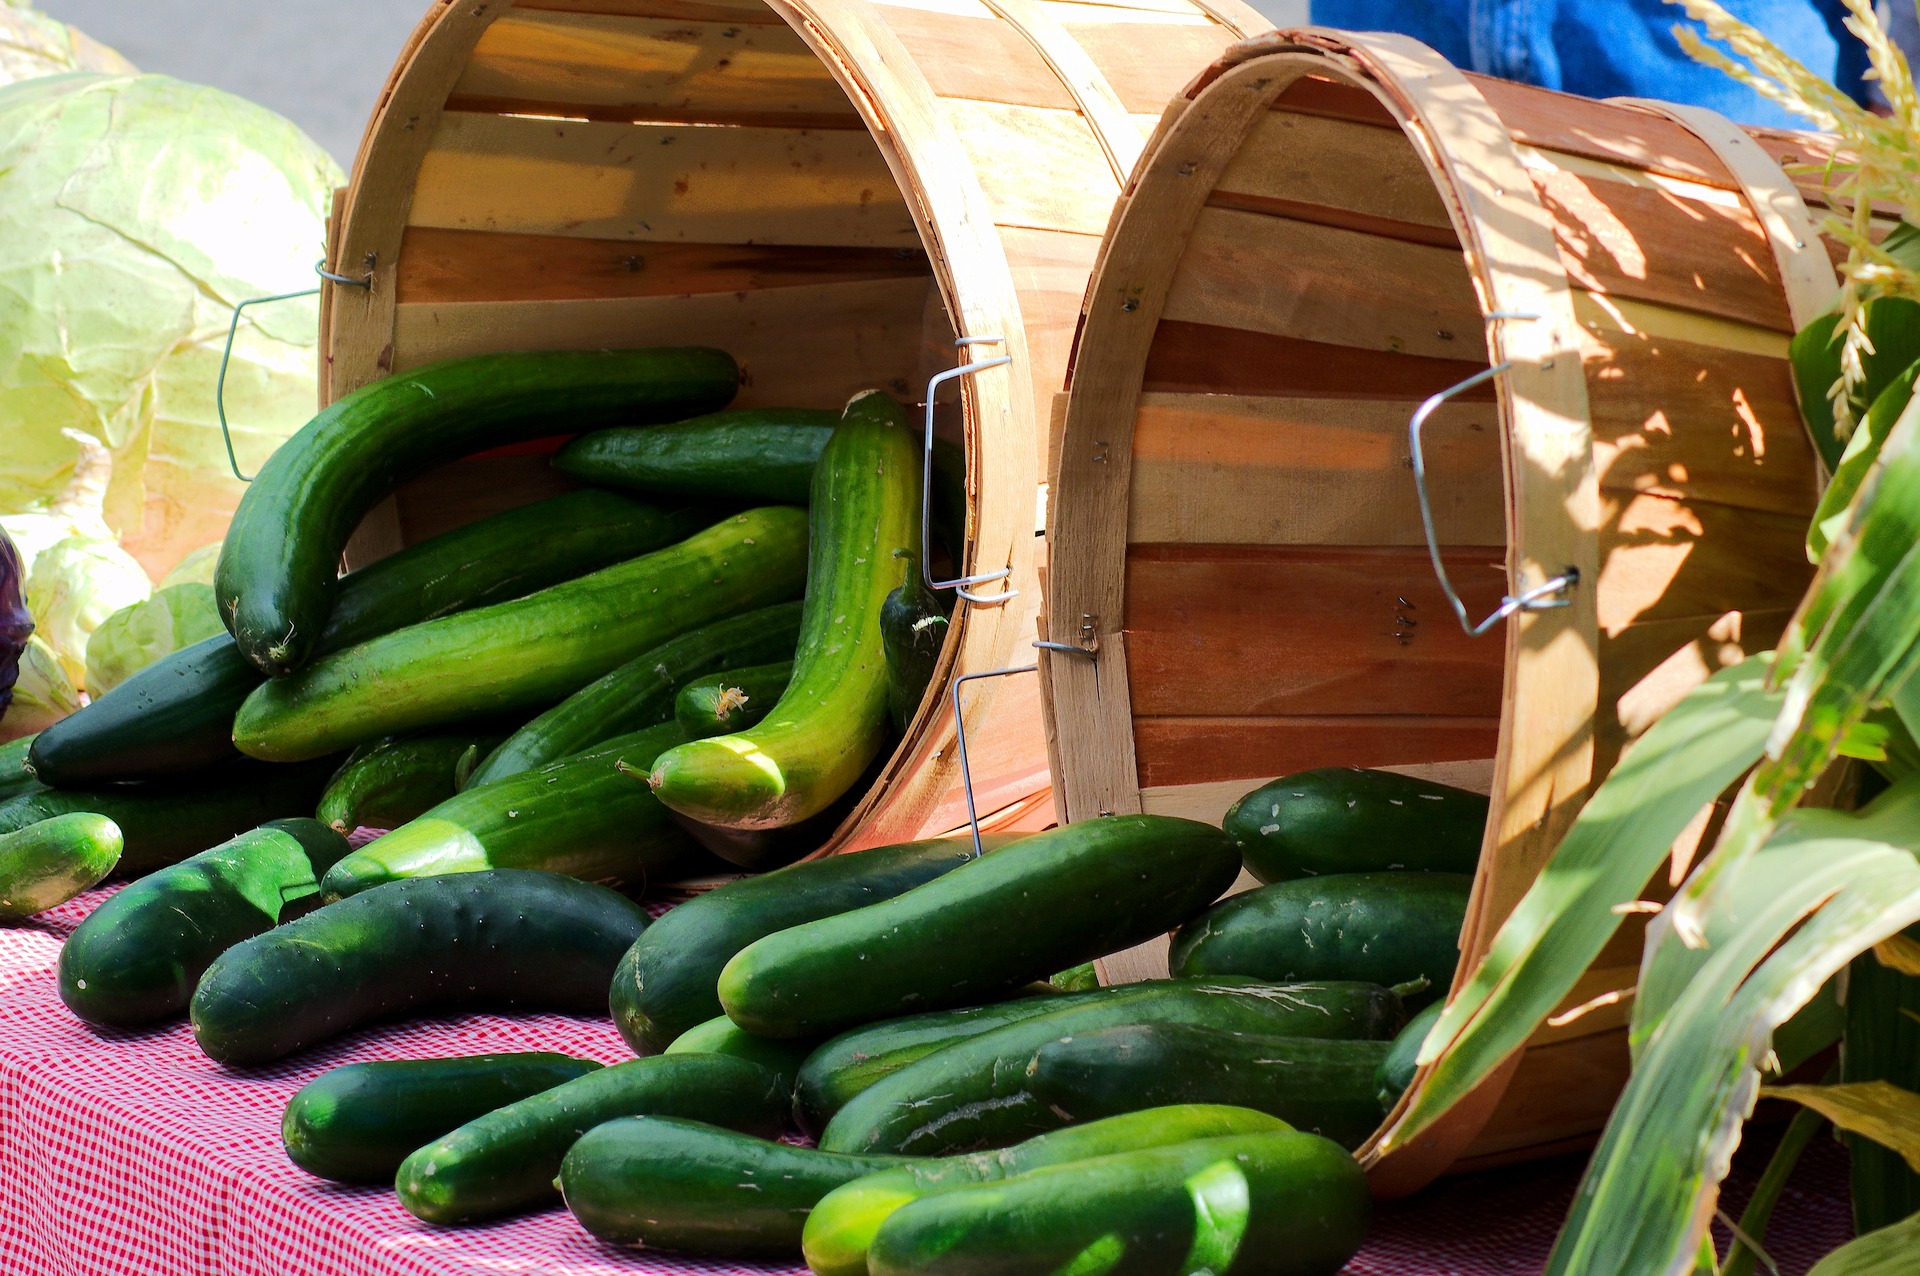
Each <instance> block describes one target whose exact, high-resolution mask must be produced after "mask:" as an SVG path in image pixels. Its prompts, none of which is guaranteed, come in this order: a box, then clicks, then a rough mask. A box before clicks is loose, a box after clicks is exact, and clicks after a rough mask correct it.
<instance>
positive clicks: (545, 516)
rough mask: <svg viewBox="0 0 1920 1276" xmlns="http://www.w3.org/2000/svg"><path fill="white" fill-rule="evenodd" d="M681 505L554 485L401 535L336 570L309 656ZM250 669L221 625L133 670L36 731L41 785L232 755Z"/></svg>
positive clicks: (522, 587) (590, 554) (574, 567)
mask: <svg viewBox="0 0 1920 1276" xmlns="http://www.w3.org/2000/svg"><path fill="white" fill-rule="evenodd" d="M701 523H702V520H700V519H698V518H697V517H696V516H695V515H694V514H693V513H692V512H691V511H683V510H668V509H662V508H659V507H657V506H653V505H646V504H643V503H641V502H639V501H636V500H632V499H630V498H628V497H624V496H618V495H616V494H614V493H612V492H568V493H566V494H565V495H562V496H556V497H552V498H551V499H549V500H544V501H537V502H535V503H534V504H532V505H523V506H520V507H519V508H518V509H512V510H508V511H507V512H506V513H504V514H495V515H493V516H492V517H491V518H483V519H481V520H479V521H478V522H474V523H469V524H467V525H466V526H465V527H460V528H456V529H454V530H453V531H450V532H444V533H442V534H441V535H439V536H435V537H432V538H430V539H428V540H424V541H421V542H420V543H419V544H417V545H409V546H407V548H405V549H403V550H400V551H399V552H398V553H396V554H393V555H390V556H389V557H387V558H383V559H381V560H380V561H379V562H377V563H371V564H369V565H368V566H366V567H362V568H360V569H359V570H358V571H353V572H349V573H347V574H346V575H345V576H342V577H341V578H340V593H339V598H338V600H337V601H336V602H335V603H334V607H333V615H332V616H330V617H329V618H328V620H327V625H326V628H325V629H324V630H322V631H321V634H320V638H319V640H318V641H317V642H316V643H315V644H314V654H315V655H326V654H327V653H329V652H332V651H338V650H340V649H342V648H345V647H349V646H352V645H353V644H355V643H359V642H364V641H366V640H367V639H369V638H373V637H377V636H378V635H380V634H384V633H387V632H389V631H391V630H394V629H399V628H402V627H404V626H406V625H415V624H419V623H420V622H421V621H425V620H432V619H434V618H435V617H438V616H445V615H450V614H452V613H453V612H456V611H462V610H465V609H466V608H469V607H483V606H486V605H487V604H489V603H498V602H505V601H507V600H508V599H510V598H518V597H520V596H521V595H523V594H529V593H532V592H533V591H535V590H538V589H545V588H547V587H548V586H549V585H557V584H559V583H561V582H562V581H566V580H571V579H573V578H574V577H576V576H580V575H584V574H585V573H587V572H592V571H598V570H599V569H601V568H602V567H609V566H612V565H613V564H614V563H618V562H624V561H626V560H627V559H629V558H634V557H636V556H638V555H640V554H647V553H651V552H652V551H654V550H656V549H659V548H661V547H662V546H665V545H670V544H672V543H673V542H675V541H677V540H681V539H683V538H685V537H687V536H690V535H692V534H693V533H694V532H696V531H698V530H699V529H700V526H701ZM262 681H264V678H263V675H262V674H261V673H260V671H259V670H258V669H255V668H254V667H253V665H252V664H250V663H248V661H247V659H246V657H245V656H242V655H241V654H240V649H239V648H238V647H236V646H235V645H234V642H233V639H232V637H231V636H230V635H226V634H221V635H218V636H216V637H213V638H208V639H207V640H205V641H204V642H197V643H195V644H194V645H193V646H191V647H187V648H185V649H183V650H180V651H176V652H174V653H172V654H171V655H169V656H166V657H164V658H163V659H161V660H159V661H157V662H155V663H154V664H151V665H149V666H147V667H146V668H145V669H142V670H141V671H140V672H138V673H136V674H134V675H133V677H131V678H129V679H127V680H126V681H125V682H123V683H121V684H120V685H119V686H117V687H115V688H114V689H113V690H112V691H110V692H108V693H107V694H106V695H104V696H102V697H101V698H100V699H98V700H96V701H94V702H93V703H92V704H90V705H88V706H86V707H85V708H84V709H81V710H80V711H79V712H78V713H76V714H73V715H72V716H70V717H67V718H63V719H62V720H61V721H60V722H58V723H56V724H55V725H54V726H53V727H50V728H48V729H47V730H46V731H43V732H41V733H40V738H39V739H38V740H37V741H36V743H35V745H34V751H33V764H34V767H35V768H36V769H37V770H38V771H39V772H40V773H41V774H43V775H44V776H45V777H46V779H47V781H48V782H49V783H52V784H61V785H66V786H69V787H71V786H74V785H78V784H89V783H94V782H97V781H103V780H141V779H151V778H156V777H160V776H171V775H179V774H182V773H184V772H190V771H196V770H199V769H201V768H202V767H205V766H209V765H211V764H213V763H215V762H220V761H224V760H225V759H228V758H231V757H233V756H235V754H236V753H237V750H236V749H235V748H234V747H233V715H234V714H235V713H236V712H238V711H239V708H240V706H241V704H242V703H243V702H244V701H245V700H246V698H247V696H248V694H249V693H251V692H252V691H253V689H254V688H255V687H257V686H259V685H260V684H261V682H262Z"/></svg>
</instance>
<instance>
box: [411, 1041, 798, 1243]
mask: <svg viewBox="0 0 1920 1276" xmlns="http://www.w3.org/2000/svg"><path fill="white" fill-rule="evenodd" d="M630 1116H667V1117H682V1118H685V1119H687V1120H690V1121H703V1122H707V1123H709V1124H712V1125H720V1126H725V1127H727V1128H728V1129H732V1130H739V1131H742V1132H744V1133H747V1134H756V1135H760V1136H763V1137H765V1138H769V1139H771V1138H773V1137H775V1136H776V1135H778V1134H779V1133H780V1132H781V1130H782V1129H784V1128H785V1127H786V1119H787V1093H786V1090H785V1088H784V1087H783V1086H782V1085H781V1083H780V1078H779V1076H778V1075H777V1074H775V1073H773V1072H770V1071H768V1070H767V1069H765V1068H763V1067H761V1066H760V1065H759V1064H756V1063H749V1062H748V1061H747V1060H745V1059H738V1058H733V1057H731V1056H728V1055H718V1054H675V1055H661V1056H659V1057H658V1058H653V1059H632V1060H629V1061H627V1062H626V1063H618V1064H615V1065H614V1066H613V1067H611V1068H602V1069H600V1070H599V1071H597V1072H593V1073H589V1074H588V1075H586V1076H583V1077H580V1078H578V1079H577V1080H573V1081H569V1082H567V1083H566V1084H565V1085H561V1086H556V1087H554V1088H553V1089H551V1090H546V1091H543V1092H542V1093H540V1094H536V1095H533V1096H532V1097H531V1098H526V1099H522V1100H520V1101H519V1102H518V1103H510V1104H508V1105H507V1106H506V1107H503V1108H499V1109H497V1110H495V1111H493V1112H489V1113H487V1114H486V1115H485V1116H480V1117H476V1118H474V1119H473V1120H471V1121H469V1122H467V1123H466V1124H465V1125H463V1126H461V1127H460V1128H459V1129H457V1130H454V1131H452V1132H451V1133H449V1134H448V1135H446V1136H445V1137H444V1138H440V1139H435V1140H434V1141H433V1142H431V1143H427V1144H424V1145H422V1146H421V1147H420V1148H419V1150H417V1151H415V1152H414V1153H413V1154H412V1155H410V1156H408V1157H407V1159H406V1161H405V1162H403V1163H402V1164H401V1166H400V1169H399V1172H398V1173H397V1174H395V1176H394V1190H395V1191H396V1192H397V1193H398V1194H399V1196H400V1204H401V1205H403V1206H405V1207H406V1209H407V1211H408V1212H409V1213H411V1214H413V1215H414V1216H415V1217H417V1218H423V1219H425V1220H427V1221H428V1222H430V1223H465V1222H474V1221H477V1220H479V1219H484V1218H495V1217H498V1216H500V1215H502V1214H511V1213H515V1212H517V1211H520V1210H525V1209H537V1208H540V1207H542V1206H544V1205H546V1204H547V1203H548V1202H550V1201H552V1200H553V1199H554V1198H555V1196H556V1195H557V1193H556V1189H555V1187H554V1176H555V1175H557V1174H558V1173H559V1172H560V1163H561V1161H562V1160H564V1159H565V1157H566V1155H567V1149H568V1148H570V1147H572V1146H573V1145H574V1143H575V1142H576V1141H577V1140H578V1139H579V1138H580V1136H582V1135H584V1134H585V1133H587V1131H589V1130H591V1129H593V1128H594V1127H595V1126H598V1125H602V1124H604V1123H606V1122H608V1121H612V1120H615V1119H617V1118H619V1117H630Z"/></svg>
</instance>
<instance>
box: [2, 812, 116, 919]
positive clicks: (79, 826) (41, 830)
mask: <svg viewBox="0 0 1920 1276" xmlns="http://www.w3.org/2000/svg"><path fill="white" fill-rule="evenodd" d="M119 861H120V826H119V825H117V824H115V823H114V822H113V821H112V820H110V819H108V818H107V817H106V816H104V815H93V814H90V813H86V812H77V813H75V814H72V815H56V816H54V817H53V818H52V819H49V820H42V821H40V822H39V823H38V824H29V825H28V826H27V827H25V828H23V829H21V830H19V831H18V832H15V833H6V834H0V921H18V920H20V919H21V918H24V917H32V916H33V915H34V914H36V913H44V912H46V911H47V910H48V909H49V908H54V907H57V906H59V905H61V904H64V903H66V902H67V901H68V900H70V899H72V898H73V897H74V896H76V895H78V894H80V892H82V891H84V890H88V889H90V888H91V887H94V886H97V885H99V883H100V882H101V880H102V879H103V878H105V877H106V875H107V874H108V873H111V872H112V871H113V866H114V865H115V864H117V863H119Z"/></svg>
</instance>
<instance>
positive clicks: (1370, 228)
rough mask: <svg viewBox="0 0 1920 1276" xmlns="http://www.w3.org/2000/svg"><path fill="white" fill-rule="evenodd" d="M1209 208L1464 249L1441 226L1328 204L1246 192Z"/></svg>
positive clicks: (1210, 201)
mask: <svg viewBox="0 0 1920 1276" xmlns="http://www.w3.org/2000/svg"><path fill="white" fill-rule="evenodd" d="M1207 205H1208V207H1210V208H1231V209H1235V210H1237V211H1239V212H1243V213H1267V214H1269V215H1271V216H1274V217H1286V218H1290V219H1292V220H1293V221H1300V222H1312V223H1313V224H1314V225H1316V226H1335V227H1338V228H1340V229H1341V230H1357V231H1362V232H1364V233H1366V234H1369V235H1378V236H1380V237H1381V238H1383V239H1398V240H1403V241H1405V242H1407V243H1410V244H1430V245H1432V246H1433V247H1435V248H1458V247H1460V238H1459V236H1457V235H1455V234H1454V233H1453V232H1452V231H1451V230H1447V229H1444V228H1442V227H1439V226H1422V225H1420V224H1419V223H1418V222H1409V221H1400V220H1398V219H1396V218H1392V217H1376V216H1374V215H1373V214H1371V213H1361V212H1355V211H1353V210H1352V209H1347V208H1329V207H1327V206H1326V205H1324V204H1307V203H1302V202H1301V201H1299V200H1296V199H1280V198H1278V197H1276V196H1272V195H1250V194H1247V193H1246V192H1244V191H1227V190H1216V191H1214V192H1213V194H1211V195H1209V196H1207Z"/></svg>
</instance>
